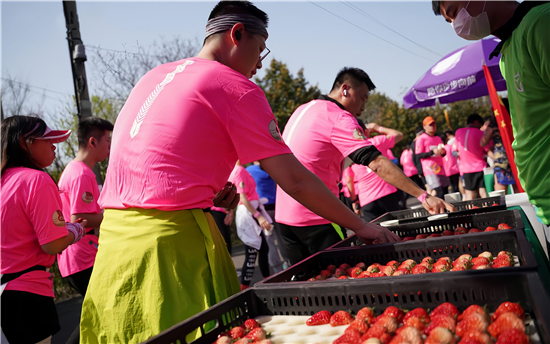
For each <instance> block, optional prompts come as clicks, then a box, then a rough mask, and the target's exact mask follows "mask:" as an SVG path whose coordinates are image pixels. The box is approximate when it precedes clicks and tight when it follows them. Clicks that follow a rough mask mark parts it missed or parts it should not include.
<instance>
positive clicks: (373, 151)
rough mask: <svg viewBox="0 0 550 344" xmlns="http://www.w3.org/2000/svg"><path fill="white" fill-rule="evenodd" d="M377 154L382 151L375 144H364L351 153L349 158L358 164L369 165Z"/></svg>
mask: <svg viewBox="0 0 550 344" xmlns="http://www.w3.org/2000/svg"><path fill="white" fill-rule="evenodd" d="M379 155H382V153H380V151H379V150H378V149H377V148H376V147H375V146H366V147H363V148H359V149H358V150H356V151H355V152H353V153H351V154H350V155H349V158H350V159H351V161H353V162H354V163H356V164H358V165H363V166H369V164H370V163H371V161H373V160H374V159H375V158H376V157H377V156H379Z"/></svg>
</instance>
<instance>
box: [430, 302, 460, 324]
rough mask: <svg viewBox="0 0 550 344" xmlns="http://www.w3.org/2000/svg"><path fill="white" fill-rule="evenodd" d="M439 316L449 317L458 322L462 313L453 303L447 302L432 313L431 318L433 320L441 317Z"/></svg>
mask: <svg viewBox="0 0 550 344" xmlns="http://www.w3.org/2000/svg"><path fill="white" fill-rule="evenodd" d="M439 314H444V315H448V316H450V317H452V318H453V319H455V320H456V318H457V317H458V315H459V314H460V311H459V310H458V308H456V307H455V305H453V304H452V303H449V302H445V303H442V304H440V305H439V306H437V307H435V308H434V310H433V311H432V314H430V316H431V317H432V318H433V317H434V316H435V315H439ZM432 320H433V319H432Z"/></svg>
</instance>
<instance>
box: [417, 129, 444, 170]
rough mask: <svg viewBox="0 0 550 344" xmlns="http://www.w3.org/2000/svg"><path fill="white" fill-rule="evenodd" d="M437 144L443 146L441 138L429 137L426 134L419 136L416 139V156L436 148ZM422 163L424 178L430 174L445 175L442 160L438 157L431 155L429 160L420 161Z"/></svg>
mask: <svg viewBox="0 0 550 344" xmlns="http://www.w3.org/2000/svg"><path fill="white" fill-rule="evenodd" d="M439 144H443V141H442V140H441V137H439V136H437V135H436V136H430V135H428V134H426V133H424V134H422V135H420V136H419V137H418V138H417V139H416V148H415V152H416V154H420V153H427V152H429V151H432V150H434V149H435V148H437V146H438V145H439ZM420 161H421V163H422V171H423V172H424V175H425V176H429V175H432V174H438V175H442V176H444V175H445V169H444V167H443V158H442V157H440V156H434V155H432V156H431V157H429V158H424V159H421V160H420Z"/></svg>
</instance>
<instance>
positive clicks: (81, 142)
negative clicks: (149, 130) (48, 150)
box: [57, 117, 113, 296]
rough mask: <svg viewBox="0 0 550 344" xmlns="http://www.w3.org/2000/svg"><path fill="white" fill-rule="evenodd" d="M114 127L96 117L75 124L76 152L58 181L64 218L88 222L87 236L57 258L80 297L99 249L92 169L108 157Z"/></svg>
mask: <svg viewBox="0 0 550 344" xmlns="http://www.w3.org/2000/svg"><path fill="white" fill-rule="evenodd" d="M111 131H113V124H112V123H111V122H109V121H107V120H104V119H101V118H99V117H88V118H83V119H82V120H81V121H80V123H79V124H78V130H77V136H78V152H77V154H76V157H75V159H74V160H72V161H71V162H69V164H68V165H67V166H66V167H65V170H64V171H63V173H62V174H61V178H59V193H60V196H61V201H62V202H63V216H64V217H65V218H66V219H70V221H71V222H74V221H76V220H77V219H78V218H82V219H86V220H87V221H88V228H86V231H87V233H86V236H84V237H83V238H82V240H80V241H79V242H78V243H76V244H75V245H71V246H69V247H68V248H67V249H66V250H65V251H63V252H62V253H60V254H59V255H58V256H57V262H58V265H59V272H60V273H61V276H63V277H65V278H67V280H68V282H69V284H70V285H71V286H72V287H73V288H74V289H76V291H78V292H79V293H80V294H81V295H82V296H84V295H86V289H87V288H88V282H89V281H90V276H91V275H92V269H93V266H94V261H95V256H96V253H97V247H98V237H97V235H95V233H94V228H99V226H100V225H101V221H102V220H103V214H102V212H101V209H100V207H99V205H98V204H97V200H98V199H99V187H98V185H97V181H96V177H95V174H94V172H93V171H92V169H93V168H94V166H95V165H96V164H97V163H99V162H101V161H104V160H105V159H107V158H108V157H109V150H110V147H111Z"/></svg>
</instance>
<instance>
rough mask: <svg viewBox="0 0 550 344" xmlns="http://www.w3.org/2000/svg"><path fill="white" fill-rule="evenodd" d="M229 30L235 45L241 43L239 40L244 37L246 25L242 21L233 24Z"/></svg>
mask: <svg viewBox="0 0 550 344" xmlns="http://www.w3.org/2000/svg"><path fill="white" fill-rule="evenodd" d="M229 32H230V35H231V37H230V38H231V42H232V43H233V44H234V45H239V41H240V40H241V39H242V37H243V34H244V25H243V24H242V23H237V24H235V25H233V27H232V28H231V30H230V31H229Z"/></svg>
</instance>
